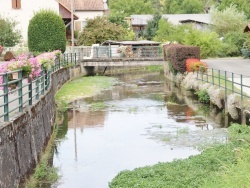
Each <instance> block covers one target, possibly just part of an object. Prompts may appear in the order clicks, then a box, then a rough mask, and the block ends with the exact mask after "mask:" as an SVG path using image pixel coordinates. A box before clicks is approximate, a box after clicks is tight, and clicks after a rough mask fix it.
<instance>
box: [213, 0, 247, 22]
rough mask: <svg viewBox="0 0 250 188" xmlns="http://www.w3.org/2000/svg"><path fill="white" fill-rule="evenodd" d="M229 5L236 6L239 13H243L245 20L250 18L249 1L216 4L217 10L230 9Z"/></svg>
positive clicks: (238, 0) (230, 0)
mask: <svg viewBox="0 0 250 188" xmlns="http://www.w3.org/2000/svg"><path fill="white" fill-rule="evenodd" d="M231 4H234V5H236V6H237V7H236V8H237V10H238V11H239V12H244V13H245V15H246V16H247V18H248V19H249V18H250V6H249V0H223V1H221V2H220V3H219V4H217V6H218V9H219V10H225V9H227V8H228V7H230V5H231Z"/></svg>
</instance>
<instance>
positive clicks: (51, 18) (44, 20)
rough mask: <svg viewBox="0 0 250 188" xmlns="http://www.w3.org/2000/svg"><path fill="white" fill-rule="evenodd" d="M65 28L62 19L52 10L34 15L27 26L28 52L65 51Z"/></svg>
mask: <svg viewBox="0 0 250 188" xmlns="http://www.w3.org/2000/svg"><path fill="white" fill-rule="evenodd" d="M65 33H66V28H65V25H64V22H63V20H62V18H61V17H60V16H59V15H58V14H57V13H56V12H54V11H52V10H41V11H39V12H37V13H35V15H34V17H33V18H32V19H31V20H30V23H29V26H28V47H29V51H35V52H49V51H54V50H61V51H62V52H64V51H65V49H66V34H65Z"/></svg>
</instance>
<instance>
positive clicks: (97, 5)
mask: <svg viewBox="0 0 250 188" xmlns="http://www.w3.org/2000/svg"><path fill="white" fill-rule="evenodd" d="M59 3H61V4H62V5H64V6H65V7H67V8H68V9H71V0H59ZM74 4H75V6H74V7H75V8H74V9H75V10H104V3H103V0H74Z"/></svg>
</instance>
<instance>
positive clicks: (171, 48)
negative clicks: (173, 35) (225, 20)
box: [163, 44, 200, 73]
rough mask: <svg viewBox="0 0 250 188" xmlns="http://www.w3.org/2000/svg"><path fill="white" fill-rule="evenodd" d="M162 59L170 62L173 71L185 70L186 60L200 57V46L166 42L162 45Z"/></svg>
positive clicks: (182, 71) (181, 71)
mask: <svg viewBox="0 0 250 188" xmlns="http://www.w3.org/2000/svg"><path fill="white" fill-rule="evenodd" d="M163 50H164V60H165V61H168V62H170V65H171V66H172V67H173V69H174V70H175V71H178V72H180V73H184V72H186V60H187V59H189V58H194V59H200V48H199V47H196V46H184V45H181V44H167V45H164V46H163Z"/></svg>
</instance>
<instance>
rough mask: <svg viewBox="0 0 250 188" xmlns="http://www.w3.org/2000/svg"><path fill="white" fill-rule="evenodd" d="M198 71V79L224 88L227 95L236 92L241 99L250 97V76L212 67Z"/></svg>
mask: <svg viewBox="0 0 250 188" xmlns="http://www.w3.org/2000/svg"><path fill="white" fill-rule="evenodd" d="M196 73H197V80H201V81H202V82H206V83H211V84H213V85H215V86H218V87H219V88H222V89H224V90H225V96H228V95H229V94H232V93H235V94H238V95H240V97H241V100H243V99H244V98H245V99H250V76H246V75H242V74H235V73H233V72H228V71H222V70H217V69H211V68H209V69H206V71H197V72H196Z"/></svg>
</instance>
